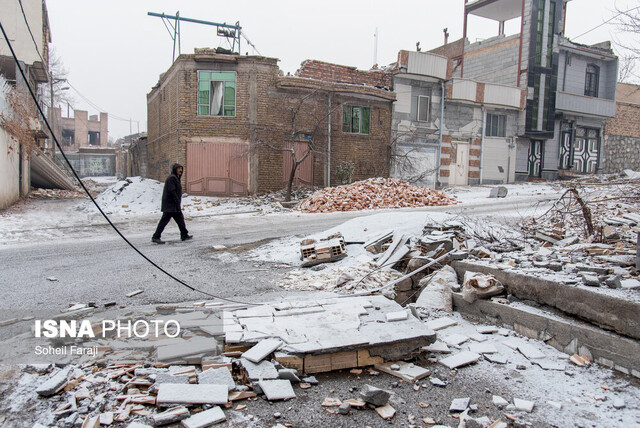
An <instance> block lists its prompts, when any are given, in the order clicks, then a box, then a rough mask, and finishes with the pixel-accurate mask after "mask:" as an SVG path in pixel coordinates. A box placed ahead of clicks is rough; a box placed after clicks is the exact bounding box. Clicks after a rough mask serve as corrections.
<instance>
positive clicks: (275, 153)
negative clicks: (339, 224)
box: [147, 50, 393, 193]
mask: <svg viewBox="0 0 640 428" xmlns="http://www.w3.org/2000/svg"><path fill="white" fill-rule="evenodd" d="M314 63H319V62H317V61H316V62H314ZM320 64H325V63H320ZM311 69H313V66H311ZM343 69H353V70H355V68H351V67H343V66H337V68H334V71H335V72H336V73H338V72H339V71H343ZM198 70H212V71H214V70H215V71H235V72H236V73H237V77H236V115H235V117H216V116H198V115H197V96H198V80H197V79H198V77H197V71H198ZM316 70H317V71H318V70H320V68H316ZM367 73H368V72H362V73H360V72H358V73H356V75H357V76H359V77H362V76H365V77H367V76H369V77H368V78H372V77H371V76H373V75H376V76H377V77H378V78H379V77H380V76H382V73H378V72H376V73H374V72H371V75H368V74H367ZM278 74H279V69H278V67H277V60H275V59H271V58H263V57H247V56H244V57H243V56H232V55H218V54H213V53H210V52H206V51H202V50H196V54H195V55H181V56H180V57H179V58H178V60H177V61H176V62H175V63H174V64H173V65H172V67H171V68H170V69H169V70H168V71H167V72H166V73H165V74H164V75H163V76H162V77H161V78H160V81H159V82H158V85H157V86H156V87H154V88H153V89H152V91H151V93H149V95H148V96H147V102H148V108H147V115H148V146H147V156H148V175H149V176H150V177H152V178H155V179H157V180H164V178H165V177H166V175H167V174H168V172H169V168H170V165H171V164H172V163H174V162H176V161H177V162H180V163H184V162H185V159H186V146H187V143H188V142H189V141H199V139H202V140H208V141H211V139H212V137H215V139H217V140H219V141H230V142H239V143H249V146H250V150H249V159H250V161H249V168H250V174H249V176H250V178H249V181H250V192H251V193H263V192H266V191H276V190H280V189H282V188H283V183H284V181H285V175H284V174H283V161H284V156H290V154H289V153H288V152H285V151H280V150H278V148H282V147H284V145H285V144H286V142H289V141H291V135H292V134H295V135H296V138H297V139H298V140H301V141H306V139H307V137H308V136H311V141H312V143H313V148H314V150H315V151H316V153H314V176H313V184H314V185H316V186H322V185H323V184H324V182H325V175H326V161H327V159H326V153H327V141H328V138H327V130H328V119H329V117H330V118H331V121H332V123H331V147H332V150H331V165H332V168H331V176H332V184H333V183H336V179H335V172H336V168H337V165H338V164H339V163H340V162H341V161H343V160H348V161H353V162H355V163H356V170H355V174H354V179H355V180H360V179H363V178H369V177H375V176H388V173H389V171H388V169H389V154H388V153H387V151H388V143H389V139H390V138H389V130H390V128H391V103H392V100H391V99H380V100H377V101H376V100H370V99H368V100H366V101H365V100H363V99H362V98H357V95H356V96H351V95H340V96H338V95H337V94H334V95H332V101H331V103H332V104H331V106H332V113H331V114H330V115H328V102H329V101H328V98H329V94H330V93H332V92H333V89H336V90H337V89H340V90H341V92H344V89H345V86H346V85H344V84H339V83H329V84H325V83H322V82H320V83H321V85H320V86H319V87H316V88H311V87H299V86H298V87H296V86H295V85H294V84H292V85H290V86H289V87H285V86H283V85H279V84H278V82H279V80H278V79H279V76H278ZM337 75H338V74H334V76H337ZM354 78H355V77H354ZM286 79H290V80H292V81H295V78H286ZM298 80H304V81H305V82H309V81H307V80H305V79H298ZM349 83H353V82H349ZM389 83H390V78H389ZM334 86H335V87H336V88H333V87H334ZM332 88H333V89H332ZM372 90H373V91H379V92H381V93H382V92H383V93H385V94H389V93H388V92H386V91H380V90H379V89H373V88H368V87H366V86H358V87H355V88H354V87H351V88H350V89H348V91H352V92H354V93H358V91H360V92H362V93H369V92H371V91H372ZM369 98H371V97H369ZM387 98H389V95H387ZM391 98H393V97H391ZM343 103H349V104H351V105H363V106H369V107H370V108H371V125H370V127H371V131H370V133H369V134H368V135H356V134H347V133H343V132H342V104H343ZM294 118H295V120H293V119H294ZM187 168H188V165H187ZM287 176H288V174H287Z"/></svg>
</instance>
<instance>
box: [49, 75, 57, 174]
mask: <svg viewBox="0 0 640 428" xmlns="http://www.w3.org/2000/svg"><path fill="white" fill-rule="evenodd" d="M49 91H50V93H51V100H50V101H51V104H50V105H49V124H50V125H51V141H50V142H51V159H52V160H53V162H54V163H55V161H56V142H55V140H54V137H53V134H54V133H55V127H56V126H55V124H54V123H53V74H51V71H49Z"/></svg>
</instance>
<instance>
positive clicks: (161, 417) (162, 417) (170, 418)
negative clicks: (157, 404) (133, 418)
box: [151, 406, 189, 426]
mask: <svg viewBox="0 0 640 428" xmlns="http://www.w3.org/2000/svg"><path fill="white" fill-rule="evenodd" d="M188 417H189V410H188V409H187V408H186V407H184V406H176V407H172V408H171V409H168V410H166V411H164V412H161V413H156V414H153V415H151V420H152V421H153V424H154V425H155V426H161V425H168V424H173V423H176V422H180V421H181V420H183V419H186V418H188Z"/></svg>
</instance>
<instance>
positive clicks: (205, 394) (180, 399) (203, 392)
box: [156, 383, 229, 407]
mask: <svg viewBox="0 0 640 428" xmlns="http://www.w3.org/2000/svg"><path fill="white" fill-rule="evenodd" d="M228 398H229V390H228V388H227V386H226V385H181V384H172V383H164V384H162V385H160V386H159V387H158V397H157V401H156V402H157V404H158V406H165V407H166V406H168V405H173V404H226V403H227V400H228Z"/></svg>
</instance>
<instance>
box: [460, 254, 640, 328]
mask: <svg viewBox="0 0 640 428" xmlns="http://www.w3.org/2000/svg"><path fill="white" fill-rule="evenodd" d="M451 266H452V267H453V268H454V269H455V270H456V272H457V273H458V276H459V277H461V276H464V272H466V271H468V270H470V271H473V272H481V273H484V274H492V275H493V276H495V278H496V279H497V280H498V281H500V282H501V283H502V284H503V285H504V287H505V289H506V290H507V291H508V292H509V293H511V294H513V295H515V296H516V297H518V298H519V299H522V300H535V301H537V302H539V303H541V304H544V305H548V306H550V307H554V308H557V309H560V310H561V311H562V312H564V313H566V314H570V315H576V316H579V317H580V318H581V319H582V320H587V321H590V322H592V323H593V324H595V325H599V326H602V327H603V328H606V329H610V330H613V331H615V332H617V333H620V334H623V335H625V336H628V337H631V338H634V339H640V302H638V301H636V300H633V299H627V298H626V297H625V296H624V294H623V292H621V293H620V295H619V296H616V295H614V294H612V293H611V291H612V290H609V289H607V290H606V292H600V291H599V290H601V288H587V287H575V286H572V285H568V284H563V283H561V282H557V281H550V280H547V279H543V278H540V277H538V276H534V275H525V274H522V273H520V272H515V271H506V270H501V269H498V268H495V267H491V266H486V265H482V264H479V263H471V262H468V261H454V262H452V263H451ZM455 300H456V299H455V295H454V302H455Z"/></svg>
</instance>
